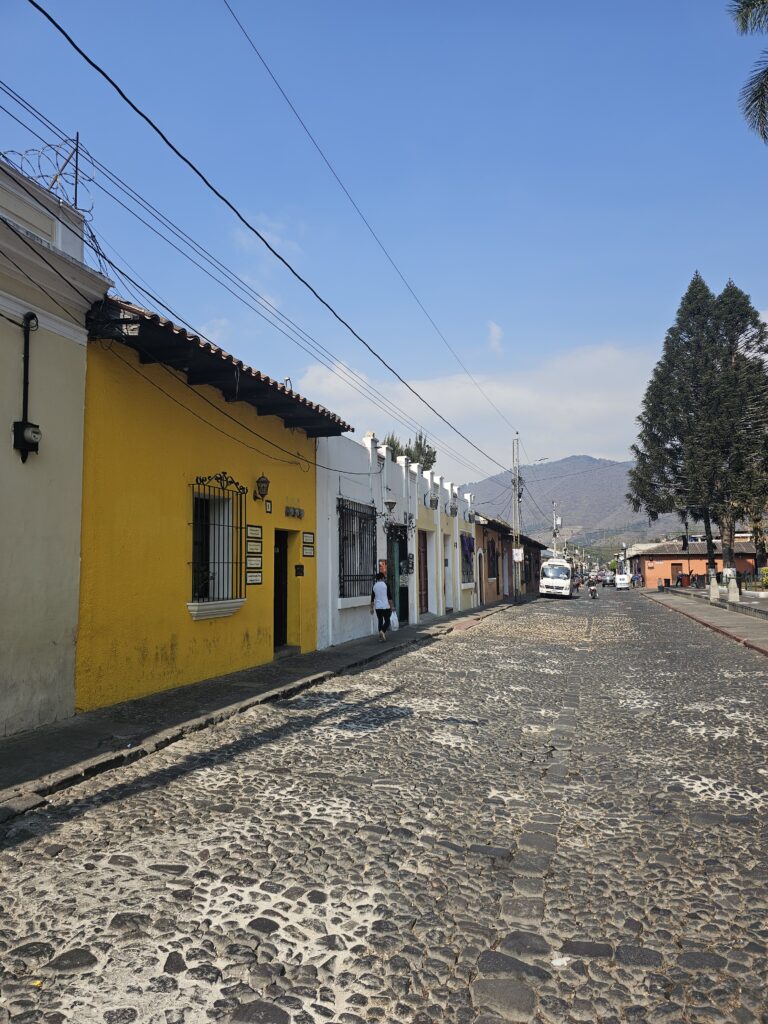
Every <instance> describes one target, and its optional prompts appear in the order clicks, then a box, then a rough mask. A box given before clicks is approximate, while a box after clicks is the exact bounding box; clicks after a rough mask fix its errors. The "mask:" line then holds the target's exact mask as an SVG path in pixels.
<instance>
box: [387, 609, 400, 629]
mask: <svg viewBox="0 0 768 1024" xmlns="http://www.w3.org/2000/svg"><path fill="white" fill-rule="evenodd" d="M389 628H390V629H391V630H393V631H394V630H396V629H400V620H399V619H398V617H397V612H396V611H395V609H394V608H393V609H392V614H391V615H390V617H389Z"/></svg>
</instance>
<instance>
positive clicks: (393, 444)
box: [383, 431, 437, 469]
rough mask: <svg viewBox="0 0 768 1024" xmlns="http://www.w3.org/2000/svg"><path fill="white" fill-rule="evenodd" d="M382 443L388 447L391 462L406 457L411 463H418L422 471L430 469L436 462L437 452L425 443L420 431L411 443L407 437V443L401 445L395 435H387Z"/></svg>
mask: <svg viewBox="0 0 768 1024" xmlns="http://www.w3.org/2000/svg"><path fill="white" fill-rule="evenodd" d="M383 443H384V444H386V445H389V447H390V449H391V457H392V460H393V461H394V460H395V459H397V458H398V457H399V456H400V455H407V456H408V458H409V459H410V460H411V462H418V463H419V465H420V466H421V468H422V469H432V467H433V466H434V464H435V463H436V462H437V450H436V449H435V448H433V447H432V445H431V444H430V443H429V442H428V441H427V436H426V434H423V433H422V432H421V431H418V433H417V434H416V440H415V441H411V439H410V437H409V438H408V441H407V442H406V443H405V444H403V442H402V441H401V440H400V438H399V437H398V436H397V435H396V434H394V433H389V434H387V436H386V437H385V438H384V441H383Z"/></svg>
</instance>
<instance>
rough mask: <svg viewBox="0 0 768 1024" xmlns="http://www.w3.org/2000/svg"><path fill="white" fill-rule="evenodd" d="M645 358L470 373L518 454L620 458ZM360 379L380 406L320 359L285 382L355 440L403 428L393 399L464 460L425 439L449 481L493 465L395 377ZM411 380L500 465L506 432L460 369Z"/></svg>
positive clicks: (649, 365)
mask: <svg viewBox="0 0 768 1024" xmlns="http://www.w3.org/2000/svg"><path fill="white" fill-rule="evenodd" d="M654 361H655V358H654V353H653V352H652V351H651V350H649V349H645V350H643V349H626V348H622V347H620V346H618V345H610V344H607V345H593V346H585V347H581V348H578V349H569V350H567V351H563V352H560V353H557V354H555V355H554V356H551V357H549V358H547V359H543V360H542V361H541V362H540V363H539V364H538V365H536V366H533V367H530V368H529V369H527V370H521V371H505V372H501V373H494V374H492V375H491V374H488V375H483V374H475V377H476V379H477V380H478V381H479V383H480V385H481V387H482V389H483V391H484V392H485V393H486V394H487V395H488V396H489V397H490V399H491V400H492V401H493V402H494V404H495V405H497V406H498V408H500V409H503V410H504V413H505V415H506V416H507V418H508V419H509V420H510V422H512V423H513V424H514V426H515V428H516V429H518V430H519V431H520V437H521V439H522V442H523V445H524V447H525V450H526V451H525V453H524V456H523V457H524V459H525V458H530V459H531V460H534V459H538V458H541V457H542V456H546V457H547V458H549V459H552V460H554V459H558V458H563V457H565V456H567V455H594V456H596V457H603V458H609V459H617V460H624V459H626V458H628V457H629V454H628V450H629V445H630V444H631V443H632V442H633V441H634V440H635V437H636V435H637V424H636V422H635V417H636V416H637V414H638V412H639V409H640V402H641V400H642V396H643V392H644V390H645V387H646V383H647V381H648V377H649V375H650V373H651V371H652V369H653V364H654ZM334 369H335V370H338V368H334ZM605 380H613V381H621V382H622V383H621V386H620V387H612V388H607V389H606V388H601V386H600V383H599V382H600V381H605ZM368 382H369V384H370V386H371V387H372V388H373V389H374V391H375V392H376V395H377V396H378V397H379V399H380V400H381V402H382V403H383V404H384V406H385V410H382V409H381V408H379V407H378V406H377V405H376V404H374V401H373V400H372V399H368V398H365V397H363V396H361V395H359V394H357V393H355V392H354V391H352V390H351V389H350V388H349V386H348V385H347V384H345V383H344V381H343V380H342V379H341V378H340V377H339V376H338V373H337V372H333V371H331V370H328V369H326V368H325V367H322V366H312V367H310V368H309V369H308V370H307V372H306V373H305V374H304V375H303V377H302V378H301V379H300V380H299V379H298V378H297V379H295V380H294V383H295V384H296V387H297V389H298V390H299V391H301V393H302V394H304V395H306V396H307V397H308V398H310V399H311V400H312V401H315V402H320V403H321V404H323V405H325V406H326V407H328V408H329V409H332V410H333V411H334V412H336V413H338V414H339V415H340V416H342V417H343V418H344V419H345V420H347V422H349V423H351V424H352V425H353V426H354V427H355V433H356V435H357V436H359V437H362V435H363V434H365V432H366V431H367V430H374V431H375V432H376V434H377V436H378V437H383V436H384V434H386V433H387V431H389V430H394V431H395V433H396V434H399V435H400V436H402V437H407V436H410V435H409V429H410V428H409V427H407V426H404V425H403V424H402V423H399V422H398V421H397V420H396V419H395V413H394V411H393V412H391V413H389V412H387V411H386V409H387V408H390V409H393V407H394V406H395V405H397V406H398V407H399V408H400V409H402V410H404V411H405V412H406V413H407V414H408V415H409V416H411V417H413V418H414V419H415V420H416V421H417V422H419V423H421V424H423V425H424V426H425V427H426V428H427V430H428V431H429V432H430V433H431V432H432V431H433V430H434V432H435V433H436V434H437V436H438V438H442V439H443V440H444V441H445V442H446V444H447V445H448V446H450V447H451V448H452V449H455V450H456V451H458V452H459V453H461V455H462V456H463V457H464V460H465V461H468V462H470V463H471V464H472V466H473V468H472V469H470V468H468V467H467V466H466V464H464V461H462V460H458V459H456V458H454V457H453V456H452V455H450V454H449V453H448V452H447V451H446V450H445V448H444V447H442V446H441V444H440V442H439V441H437V440H435V441H433V443H434V444H435V446H436V447H437V448H438V464H437V465H438V469H439V470H440V472H442V473H444V474H445V475H446V476H447V477H449V478H450V479H452V480H454V481H457V482H459V481H461V482H463V481H467V480H477V479H480V478H482V477H484V476H488V475H490V474H492V473H493V472H498V467H496V469H494V466H493V464H492V463H490V462H489V461H488V460H487V459H484V458H483V456H482V455H480V454H479V453H478V452H476V451H474V449H472V448H471V447H470V446H469V445H467V444H466V443H465V442H464V441H462V440H461V438H459V437H457V436H456V434H454V433H453V432H452V431H451V430H450V428H449V427H447V426H446V425H445V424H444V423H441V422H440V421H439V420H437V419H436V418H435V417H434V416H432V414H431V413H430V412H429V410H428V409H426V408H425V407H424V406H423V405H422V404H421V403H420V402H419V401H418V400H417V399H416V398H414V396H413V395H411V394H410V393H409V392H408V391H407V390H406V389H405V388H404V387H403V386H402V385H401V384H398V383H397V381H394V380H393V381H389V380H378V379H375V378H371V379H370V380H369V381H368ZM411 384H412V385H413V386H414V387H415V388H416V390H417V391H419V392H420V393H421V394H422V395H423V396H424V397H425V398H426V399H427V401H428V402H431V403H432V405H434V407H435V408H436V409H438V410H439V411H440V412H442V413H443V414H444V415H445V416H446V418H448V419H449V420H450V421H451V422H452V423H453V424H454V425H455V426H456V427H457V428H458V429H459V430H461V431H462V432H463V433H464V434H466V435H467V437H469V438H471V439H472V440H473V441H474V442H475V443H476V444H477V445H478V447H480V448H481V449H483V451H485V452H487V453H488V455H489V456H491V457H492V458H493V459H496V460H498V461H499V462H500V463H501V464H502V465H505V466H506V465H509V462H510V450H511V441H512V432H511V430H510V429H509V428H508V427H507V426H506V425H505V424H503V423H502V421H501V420H500V419H499V416H498V413H496V412H495V411H494V409H493V408H491V406H490V405H489V404H488V402H486V401H485V399H484V398H483V395H481V394H480V393H479V392H478V390H477V389H476V388H474V387H472V386H471V385H468V382H467V378H466V377H465V376H464V375H463V374H455V375H450V376H443V377H432V378H427V379H422V380H415V379H414V380H412V381H411Z"/></svg>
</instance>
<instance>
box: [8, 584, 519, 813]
mask: <svg viewBox="0 0 768 1024" xmlns="http://www.w3.org/2000/svg"><path fill="white" fill-rule="evenodd" d="M508 607H510V604H509V603H508V602H502V603H500V604H496V605H493V606H491V607H490V608H475V609H472V610H471V611H468V612H457V613H454V614H452V615H447V616H443V617H441V618H436V619H434V620H433V621H431V622H429V623H427V624H424V625H419V626H404V627H402V628H401V629H399V630H398V631H397V632H395V633H390V635H389V639H388V640H387V641H386V643H385V644H382V643H379V642H378V638H377V637H376V636H375V635H373V636H366V637H363V638H361V639H358V640H351V641H349V642H348V643H345V644H340V645H339V646H337V647H329V648H326V650H323V651H313V652H312V653H310V654H294V655H291V656H288V657H283V658H277V659H276V660H275V661H271V662H268V663H267V664H266V665H259V666H257V667H255V668H252V669H246V670H244V671H242V672H235V673H232V674H231V675H226V676H219V677H217V678H215V679H206V680H204V681H203V682H199V683H193V684H192V685H190V686H182V687H179V688H178V689H174V690H166V691H165V692H163V693H157V694H153V695H151V696H149V697H143V698H140V699H138V700H131V701H126V702H125V703H123V704H116V705H114V706H113V707H109V708H102V709H100V710H98V711H89V712H86V713H85V714H82V715H76V716H75V717H73V718H68V719H66V720H64V721H63V722H55V723H54V724H53V725H46V726H43V727H42V728H40V729H34V730H32V731H30V732H24V733H19V734H17V735H15V736H9V737H8V738H7V739H0V822H2V821H4V820H7V819H8V818H10V817H13V816H14V815H16V814H20V813H22V812H23V811H25V810H28V809H29V808H30V807H35V806H37V805H38V804H40V803H43V802H44V798H45V796H46V795H48V794H50V793H55V792H58V791H59V790H62V789H67V788H68V787H69V786H74V785H76V784H77V783H78V782H81V781H82V780H83V779H86V778H90V777H92V776H94V775H99V774H100V773H101V772H105V771H109V770H110V769H112V768H118V767H120V766H121V765H124V764H130V763H131V762H132V761H137V760H139V759H141V758H142V757H146V756H147V755H148V754H151V753H153V752H154V751H156V750H160V749H162V748H163V747H166V746H168V745H169V744H170V743H175V742H176V741H177V740H180V739H181V738H182V737H183V736H186V735H188V734H189V733H191V732H197V731H198V730H200V729H207V728H209V727H210V726H213V725H215V724H216V723H217V722H221V721H223V720H224V719H226V718H230V717H231V716H233V715H237V714H240V713H242V712H243V711H246V710H247V709H248V708H251V707H253V706H254V705H255V704H261V703H264V702H265V701H271V700H279V699H281V698H285V697H290V696H293V695H294V694H296V693H298V692H300V691H301V690H304V689H306V688H307V687H309V686H314V685H317V684H318V683H321V682H325V680H327V679H331V678H333V677H334V676H337V675H340V674H342V673H344V672H351V671H353V670H355V669H359V668H361V667H362V666H364V665H367V664H369V663H370V662H373V661H379V660H380V659H382V658H386V657H391V656H392V655H393V654H395V653H399V652H401V651H402V650H404V649H405V648H407V647H410V646H412V645H413V644H421V643H429V642H431V641H434V640H437V639H439V638H440V637H442V636H445V635H446V634H448V633H451V632H454V631H460V630H464V629H469V628H471V627H472V626H474V625H477V623H478V622H481V621H482V620H483V619H484V618H487V617H488V616H489V615H494V614H496V613H497V612H500V611H502V610H503V609H504V608H508Z"/></svg>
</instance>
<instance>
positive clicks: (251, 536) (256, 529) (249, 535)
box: [245, 524, 261, 540]
mask: <svg viewBox="0 0 768 1024" xmlns="http://www.w3.org/2000/svg"><path fill="white" fill-rule="evenodd" d="M245 536H246V539H247V540H261V527H260V526H252V525H251V524H249V525H248V526H246V528H245Z"/></svg>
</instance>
